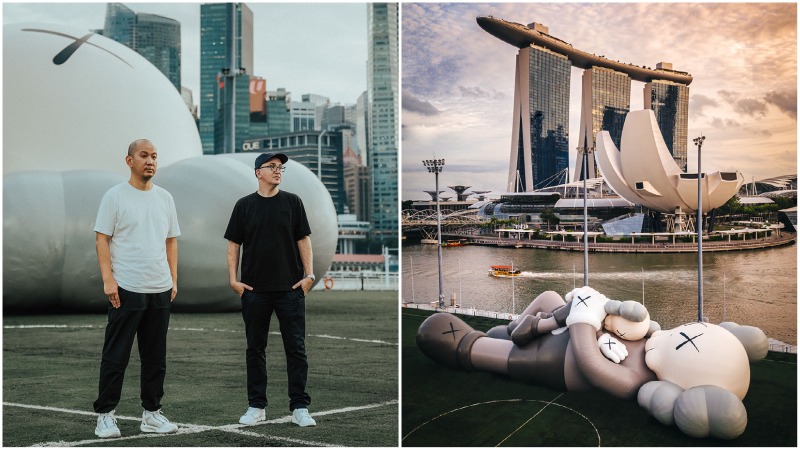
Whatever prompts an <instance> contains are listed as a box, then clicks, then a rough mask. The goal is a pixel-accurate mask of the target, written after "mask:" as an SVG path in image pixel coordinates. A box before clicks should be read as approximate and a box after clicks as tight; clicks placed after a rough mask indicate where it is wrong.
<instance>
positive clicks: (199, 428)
mask: <svg viewBox="0 0 800 450" xmlns="http://www.w3.org/2000/svg"><path fill="white" fill-rule="evenodd" d="M397 403H398V401H397V400H389V401H386V402H381V403H372V404H369V405H363V406H351V407H347V408H339V409H332V410H328V411H320V412H316V413H314V416H315V417H320V416H328V415H333V414H341V413H346V412H352V411H360V410H366V409H374V408H380V407H383V406H388V405H393V404H397ZM3 406H11V407H17V408H27V409H35V410H43V411H51V412H61V413H67V414H78V415H83V416H93V417H96V416H97V413H94V412H89V411H80V410H74V409H66V408H56V407H52V406H39V405H26V404H22V403H11V402H3ZM115 417H116V418H117V419H120V420H129V421H134V422H139V421H141V420H142V419H141V417H131V416H115ZM291 421H292V416H290V415H289V416H284V417H280V418H278V419H273V420H268V421H265V422H262V423H259V424H256V425H242V424H231V425H220V426H211V425H197V424H190V423H179V422H173V423H174V424H175V425H177V426H178V431H177V432H176V433H173V434H153V433H141V434H134V435H130V436H123V437H120V438H115V439H111V440H109V439H84V440H81V441H72V442H69V441H52V442H41V443H37V444H33V445H32V446H31V447H75V446H81V445H89V444H98V443H103V442H112V441H113V442H117V441H120V440H131V439H146V438H158V437H165V436H174V435H180V434H195V433H202V432H205V431H212V430H216V431H224V432H227V433H235V434H241V435H245V436H252V437H260V438H265V439H271V440H278V441H284V442H288V443H292V444H298V445H301V446H305V447H342V445H338V444H330V443H326V442H315V441H306V440H302V439H295V438H290V437H285V436H274V435H269V434H260V433H256V432H255V431H247V430H243V429H242V428H250V427H257V426H260V425H267V424H277V423H288V422H291Z"/></svg>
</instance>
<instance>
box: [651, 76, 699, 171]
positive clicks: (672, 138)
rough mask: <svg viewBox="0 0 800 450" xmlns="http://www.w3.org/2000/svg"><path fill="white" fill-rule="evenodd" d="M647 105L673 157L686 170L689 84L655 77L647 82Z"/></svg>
mask: <svg viewBox="0 0 800 450" xmlns="http://www.w3.org/2000/svg"><path fill="white" fill-rule="evenodd" d="M644 107H645V108H647V109H652V110H653V113H654V114H655V116H656V122H658V127H659V128H660V129H661V135H662V136H664V142H665V143H666V144H667V148H668V149H669V152H670V153H672V158H673V159H674V160H675V162H676V163H677V164H678V167H680V168H681V170H683V171H684V172H685V171H686V157H687V154H686V151H687V150H686V145H687V141H688V135H689V86H687V85H685V84H681V83H674V82H671V81H664V80H654V81H651V82H650V83H647V84H645V87H644Z"/></svg>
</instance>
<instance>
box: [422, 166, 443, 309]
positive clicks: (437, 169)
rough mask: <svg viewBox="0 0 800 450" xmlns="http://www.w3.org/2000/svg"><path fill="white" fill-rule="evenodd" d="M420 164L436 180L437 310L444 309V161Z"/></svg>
mask: <svg viewBox="0 0 800 450" xmlns="http://www.w3.org/2000/svg"><path fill="white" fill-rule="evenodd" d="M422 164H423V165H424V166H425V167H427V168H428V173H432V174H434V177H435V178H436V247H437V249H436V250H437V252H438V256H439V308H444V294H442V214H441V212H440V210H439V173H441V172H442V168H443V167H444V159H425V160H423V161H422Z"/></svg>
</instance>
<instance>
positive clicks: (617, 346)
mask: <svg viewBox="0 0 800 450" xmlns="http://www.w3.org/2000/svg"><path fill="white" fill-rule="evenodd" d="M597 345H599V346H600V351H601V352H602V353H603V356H605V357H606V358H608V359H610V360H611V361H614V362H615V363H617V364H619V363H621V362H622V360H624V359H625V358H626V357H627V356H628V349H627V348H625V344H623V343H622V342H620V341H619V340H618V339H617V338H615V337H614V336H611V335H610V334H608V333H603V335H602V336H600V339H598V340H597Z"/></svg>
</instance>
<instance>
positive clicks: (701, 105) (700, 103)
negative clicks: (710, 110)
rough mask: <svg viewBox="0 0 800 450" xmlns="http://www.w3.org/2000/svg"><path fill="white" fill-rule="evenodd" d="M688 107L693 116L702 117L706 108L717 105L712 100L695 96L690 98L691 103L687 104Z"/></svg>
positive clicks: (701, 95)
mask: <svg viewBox="0 0 800 450" xmlns="http://www.w3.org/2000/svg"><path fill="white" fill-rule="evenodd" d="M689 106H690V107H691V108H692V115H693V116H702V115H703V110H704V109H705V107H706V106H711V107H714V106H719V103H718V102H717V101H716V100H714V99H713V98H710V97H706V96H705V95H703V94H695V95H693V96H692V101H691V102H690V103H689Z"/></svg>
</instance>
